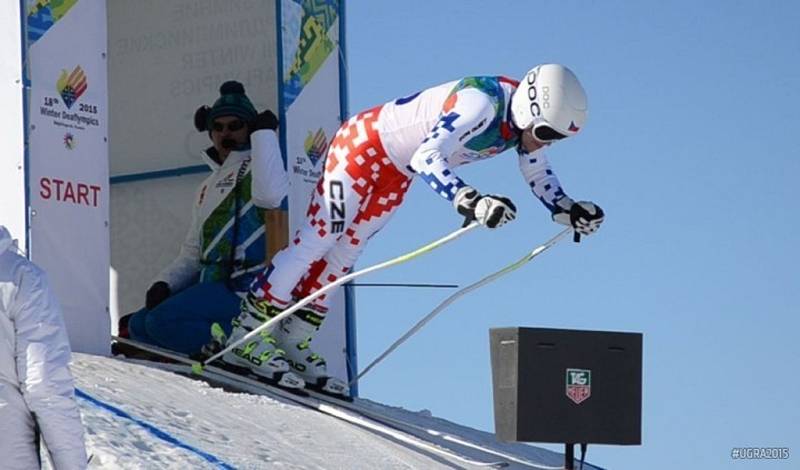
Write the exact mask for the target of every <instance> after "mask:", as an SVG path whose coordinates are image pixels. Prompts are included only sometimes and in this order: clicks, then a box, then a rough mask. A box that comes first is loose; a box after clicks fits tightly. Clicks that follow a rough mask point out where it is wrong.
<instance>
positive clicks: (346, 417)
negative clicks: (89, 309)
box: [114, 337, 509, 468]
mask: <svg viewBox="0 0 800 470" xmlns="http://www.w3.org/2000/svg"><path fill="white" fill-rule="evenodd" d="M114 340H115V341H118V342H119V343H121V344H125V345H127V346H130V347H133V348H136V349H139V350H141V351H143V352H146V353H148V354H152V355H155V356H157V357H161V358H163V359H168V360H171V361H174V362H173V363H165V362H157V363H153V362H152V361H147V360H146V359H145V361H146V362H151V363H153V364H154V365H156V366H157V367H159V368H162V369H166V370H170V371H172V372H176V373H180V374H182V375H186V376H190V377H194V378H196V379H199V380H205V381H207V382H210V383H213V384H215V385H221V386H223V387H230V388H231V389H234V390H237V391H241V392H247V393H253V394H257V395H265V396H269V397H270V398H273V399H282V400H284V401H290V402H293V403H295V404H297V405H300V406H303V407H306V408H310V409H313V410H317V411H319V412H321V413H324V414H326V415H328V416H332V417H334V418H337V419H340V420H342V421H345V422H348V423H350V424H353V425H356V426H358V427H360V428H362V429H366V430H368V431H371V432H373V433H375V434H378V435H381V436H384V437H386V438H390V439H393V440H395V441H399V442H401V443H404V444H405V445H407V446H410V447H413V448H416V449H418V450H419V451H421V452H425V453H428V454H434V455H437V456H440V457H445V458H447V459H450V460H452V461H456V462H459V463H461V464H463V465H470V466H474V467H482V468H503V467H507V466H508V465H509V463H508V462H507V461H505V460H497V461H483V460H476V459H472V458H470V457H466V456H464V455H461V454H459V453H456V452H455V451H452V450H450V449H447V448H445V447H443V446H440V445H437V444H436V443H434V442H431V440H430V439H423V438H422V437H420V436H418V435H416V434H415V433H412V432H409V429H410V428H413V425H411V424H410V423H406V425H405V426H404V425H403V422H402V421H401V420H396V419H394V418H388V417H383V418H385V419H381V416H380V414H379V413H377V412H374V411H372V412H369V413H367V410H364V412H363V413H362V412H361V411H359V407H356V406H352V407H348V405H352V403H349V402H347V401H345V400H341V399H337V398H333V397H331V396H329V395H325V394H322V393H319V392H315V391H311V390H302V391H299V393H298V391H296V390H287V389H284V388H281V387H277V386H275V385H273V384H268V383H265V382H263V381H260V380H257V379H256V378H253V377H251V376H243V375H239V374H236V373H233V372H230V371H228V370H226V369H223V368H220V367H217V366H216V365H213V364H212V365H206V366H204V367H203V368H202V369H200V373H199V374H198V367H197V365H198V363H197V361H195V360H193V359H191V358H189V357H188V356H185V355H183V354H180V353H176V352H173V351H167V350H164V349H162V348H159V347H157V346H152V345H149V344H143V343H139V342H137V341H133V340H130V339H127V338H117V337H115V338H114ZM420 428H421V427H420ZM428 436H430V437H433V438H439V439H440V440H443V441H448V442H451V441H449V440H448V439H446V438H444V437H443V436H436V435H435V434H433V433H428Z"/></svg>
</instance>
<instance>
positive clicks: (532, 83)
mask: <svg viewBox="0 0 800 470" xmlns="http://www.w3.org/2000/svg"><path fill="white" fill-rule="evenodd" d="M586 113H587V103H586V92H585V91H584V90H583V87H582V86H581V83H580V82H579V81H578V78H577V77H576V76H575V74H574V73H572V70H570V69H568V68H566V67H564V66H563V65H558V64H542V65H537V66H536V67H534V68H532V69H531V70H530V71H529V72H528V73H527V74H525V78H524V79H522V81H520V83H519V87H517V90H516V91H515V92H514V95H513V96H512V97H511V119H512V120H513V121H514V125H516V126H517V127H518V128H519V129H522V130H527V129H530V130H531V133H532V134H533V136H534V137H535V138H536V139H537V140H539V141H541V142H551V141H554V140H558V139H563V138H565V137H570V136H573V135H575V134H577V133H578V131H580V130H581V128H582V127H583V123H584V122H586Z"/></svg>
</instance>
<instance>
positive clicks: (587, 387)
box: [567, 369, 592, 405]
mask: <svg viewBox="0 0 800 470" xmlns="http://www.w3.org/2000/svg"><path fill="white" fill-rule="evenodd" d="M567 396H568V397H569V399H570V400H572V401H574V402H575V404H577V405H580V404H581V402H583V401H584V400H586V399H587V398H589V397H590V396H592V371H590V370H586V369H567Z"/></svg>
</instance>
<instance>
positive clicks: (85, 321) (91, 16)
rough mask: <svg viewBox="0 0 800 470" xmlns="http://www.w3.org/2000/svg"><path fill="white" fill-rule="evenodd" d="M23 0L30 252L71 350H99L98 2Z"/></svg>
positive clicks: (102, 84) (102, 85) (102, 198)
mask: <svg viewBox="0 0 800 470" xmlns="http://www.w3.org/2000/svg"><path fill="white" fill-rule="evenodd" d="M27 5H28V11H27V12H26V18H27V46H28V49H27V58H28V64H29V70H28V74H29V77H30V85H31V87H30V93H29V96H28V106H29V107H28V116H29V128H28V140H29V152H30V153H29V171H28V181H27V184H28V191H29V195H30V231H31V239H30V242H31V243H30V247H29V250H30V257H31V259H32V260H33V261H34V262H35V263H37V264H38V265H39V266H41V267H42V268H43V269H44V270H45V271H46V272H47V275H48V278H49V280H50V284H51V286H52V287H53V289H54V291H55V293H56V296H57V298H58V299H59V302H60V303H61V306H62V309H63V311H64V317H65V321H66V324H67V330H68V333H69V338H70V342H71V345H72V348H73V350H75V351H81V352H91V353H99V354H107V353H108V349H109V343H110V341H109V334H110V325H109V314H108V298H109V272H108V268H109V235H108V234H109V230H108V185H109V178H108V139H107V135H108V134H107V122H108V117H107V100H108V99H107V97H108V83H107V81H108V79H107V71H106V52H105V47H106V41H107V40H106V7H105V2H104V1H98V0H58V1H56V0H53V1H44V0H39V1H36V2H32V1H29V2H27Z"/></svg>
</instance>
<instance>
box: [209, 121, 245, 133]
mask: <svg viewBox="0 0 800 470" xmlns="http://www.w3.org/2000/svg"><path fill="white" fill-rule="evenodd" d="M244 126H245V123H244V121H242V120H241V119H237V120H235V121H231V122H229V123H228V124H225V123H224V122H219V121H215V122H214V123H213V124H211V130H212V131H214V132H225V128H226V127H227V128H228V130H229V131H231V132H236V131H240V130H242V129H244Z"/></svg>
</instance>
